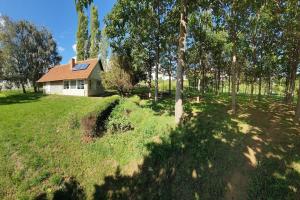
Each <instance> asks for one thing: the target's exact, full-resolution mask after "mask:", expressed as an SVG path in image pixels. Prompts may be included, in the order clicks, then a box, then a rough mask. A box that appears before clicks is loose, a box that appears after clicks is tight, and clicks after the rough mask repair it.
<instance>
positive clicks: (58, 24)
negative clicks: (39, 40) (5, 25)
mask: <svg viewBox="0 0 300 200" xmlns="http://www.w3.org/2000/svg"><path fill="white" fill-rule="evenodd" d="M115 2H116V0H94V4H95V5H96V6H97V7H98V11H99V21H100V27H101V28H102V27H103V19H104V17H105V16H106V15H107V14H108V13H109V12H110V10H111V9H112V7H113V5H114V3H115ZM0 15H7V16H9V17H10V18H11V19H12V20H28V21H30V22H32V23H34V24H35V25H37V26H43V27H46V28H47V29H48V30H49V31H50V32H51V33H52V34H53V36H54V38H55V40H56V42H57V45H58V51H59V53H60V55H61V56H62V58H63V59H62V62H61V63H62V64H63V63H67V62H69V60H70V59H71V58H72V57H74V56H75V55H76V53H75V51H74V47H75V46H74V44H75V43H76V31H77V13H76V9H75V4H74V0H0Z"/></svg>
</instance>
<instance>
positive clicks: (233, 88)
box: [231, 41, 237, 115]
mask: <svg viewBox="0 0 300 200" xmlns="http://www.w3.org/2000/svg"><path fill="white" fill-rule="evenodd" d="M236 59H237V58H236V44H235V41H234V44H233V49H232V66H231V76H232V78H231V79H232V80H231V81H232V83H231V106H232V114H234V115H235V114H236V64H237V63H236Z"/></svg>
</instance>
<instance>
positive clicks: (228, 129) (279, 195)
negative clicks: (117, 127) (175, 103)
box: [94, 96, 300, 199]
mask: <svg viewBox="0 0 300 200" xmlns="http://www.w3.org/2000/svg"><path fill="white" fill-rule="evenodd" d="M264 101H265V102H262V104H261V105H259V104H258V105H256V106H257V107H255V104H257V103H258V102H255V103H254V108H253V107H251V106H250V105H249V102H247V101H246V102H245V103H244V104H243V103H242V104H241V105H240V107H241V113H242V111H243V109H244V108H248V107H249V108H250V109H253V110H246V114H248V115H246V114H245V115H242V117H238V118H236V119H235V118H231V116H229V115H228V114H227V111H228V110H229V106H228V102H229V100H228V99H226V98H225V97H224V98H222V97H220V98H218V101H215V100H214V99H213V98H210V97H209V96H208V97H207V98H206V101H204V102H202V103H201V104H193V105H191V107H194V108H195V107H199V108H198V109H199V110H201V112H199V113H198V114H197V115H196V117H193V118H191V120H189V121H187V122H186V123H185V124H184V125H182V126H180V127H178V128H177V129H176V130H173V131H172V133H171V135H170V139H169V140H163V141H162V142H160V143H150V144H148V149H149V151H150V154H149V155H148V156H147V157H146V158H145V159H144V162H143V164H141V165H140V166H139V171H137V172H136V173H134V174H133V175H132V176H128V175H123V174H121V173H120V169H118V170H117V171H116V172H115V174H114V175H113V176H107V177H106V178H105V180H104V184H102V185H97V184H96V185H95V186H94V187H95V193H94V199H268V198H269V199H298V197H299V196H300V195H299V191H300V174H299V171H298V172H297V171H296V169H295V166H298V167H299V160H300V159H299V152H300V149H299V147H300V145H299V141H300V135H299V134H300V133H299V130H297V128H295V126H296V125H295V124H293V122H290V123H291V124H288V125H287V126H286V124H285V123H283V124H284V126H282V125H283V124H280V121H281V120H283V119H284V118H285V117H287V115H286V113H279V114H278V115H279V116H278V118H277V120H278V121H273V119H272V118H268V119H266V122H268V121H269V122H271V123H270V124H268V123H265V122H263V119H264V116H266V115H267V113H271V115H270V117H273V116H276V115H274V114H273V113H272V109H273V108H272V106H271V103H270V101H269V100H267V99H266V100H264ZM229 105H230V104H229ZM267 105H268V106H269V107H265V106H267ZM166 107H168V102H166ZM159 109H164V108H163V106H162V108H159ZM159 109H158V110H159ZM255 111H258V112H261V113H260V114H261V115H259V114H258V113H255ZM239 120H244V121H246V122H248V124H244V125H242V126H241V125H240V124H239V123H238V121H239ZM272 123H274V124H272ZM270 128H275V129H276V128H277V129H278V132H277V134H281V136H282V138H286V140H281V138H280V139H278V138H277V139H278V140H277V139H276V135H273V134H272V133H271V132H272V131H273V130H272V129H270ZM279 130H280V131H279ZM297 163H298V164H297ZM293 165H295V166H294V167H293ZM298 170H299V169H298Z"/></svg>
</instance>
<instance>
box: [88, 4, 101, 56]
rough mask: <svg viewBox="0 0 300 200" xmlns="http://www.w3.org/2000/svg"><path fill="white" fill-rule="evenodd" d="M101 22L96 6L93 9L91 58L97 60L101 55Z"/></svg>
mask: <svg viewBox="0 0 300 200" xmlns="http://www.w3.org/2000/svg"><path fill="white" fill-rule="evenodd" d="M99 40H100V30H99V20H98V9H97V7H96V6H95V5H92V8H91V40H90V41H91V46H90V50H89V52H90V57H91V58H96V57H98V55H99Z"/></svg>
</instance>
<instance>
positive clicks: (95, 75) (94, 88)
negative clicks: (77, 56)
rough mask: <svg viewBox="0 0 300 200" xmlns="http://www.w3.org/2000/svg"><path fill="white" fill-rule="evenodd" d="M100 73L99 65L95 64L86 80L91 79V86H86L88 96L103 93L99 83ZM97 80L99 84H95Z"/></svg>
mask: <svg viewBox="0 0 300 200" xmlns="http://www.w3.org/2000/svg"><path fill="white" fill-rule="evenodd" d="M100 73H101V69H100V65H99V64H97V66H96V67H95V68H94V70H93V71H92V73H91V75H90V77H89V79H88V81H91V87H89V88H88V96H96V95H100V94H103V93H104V88H103V86H102V84H101V78H100ZM97 81H100V85H99V84H97Z"/></svg>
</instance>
